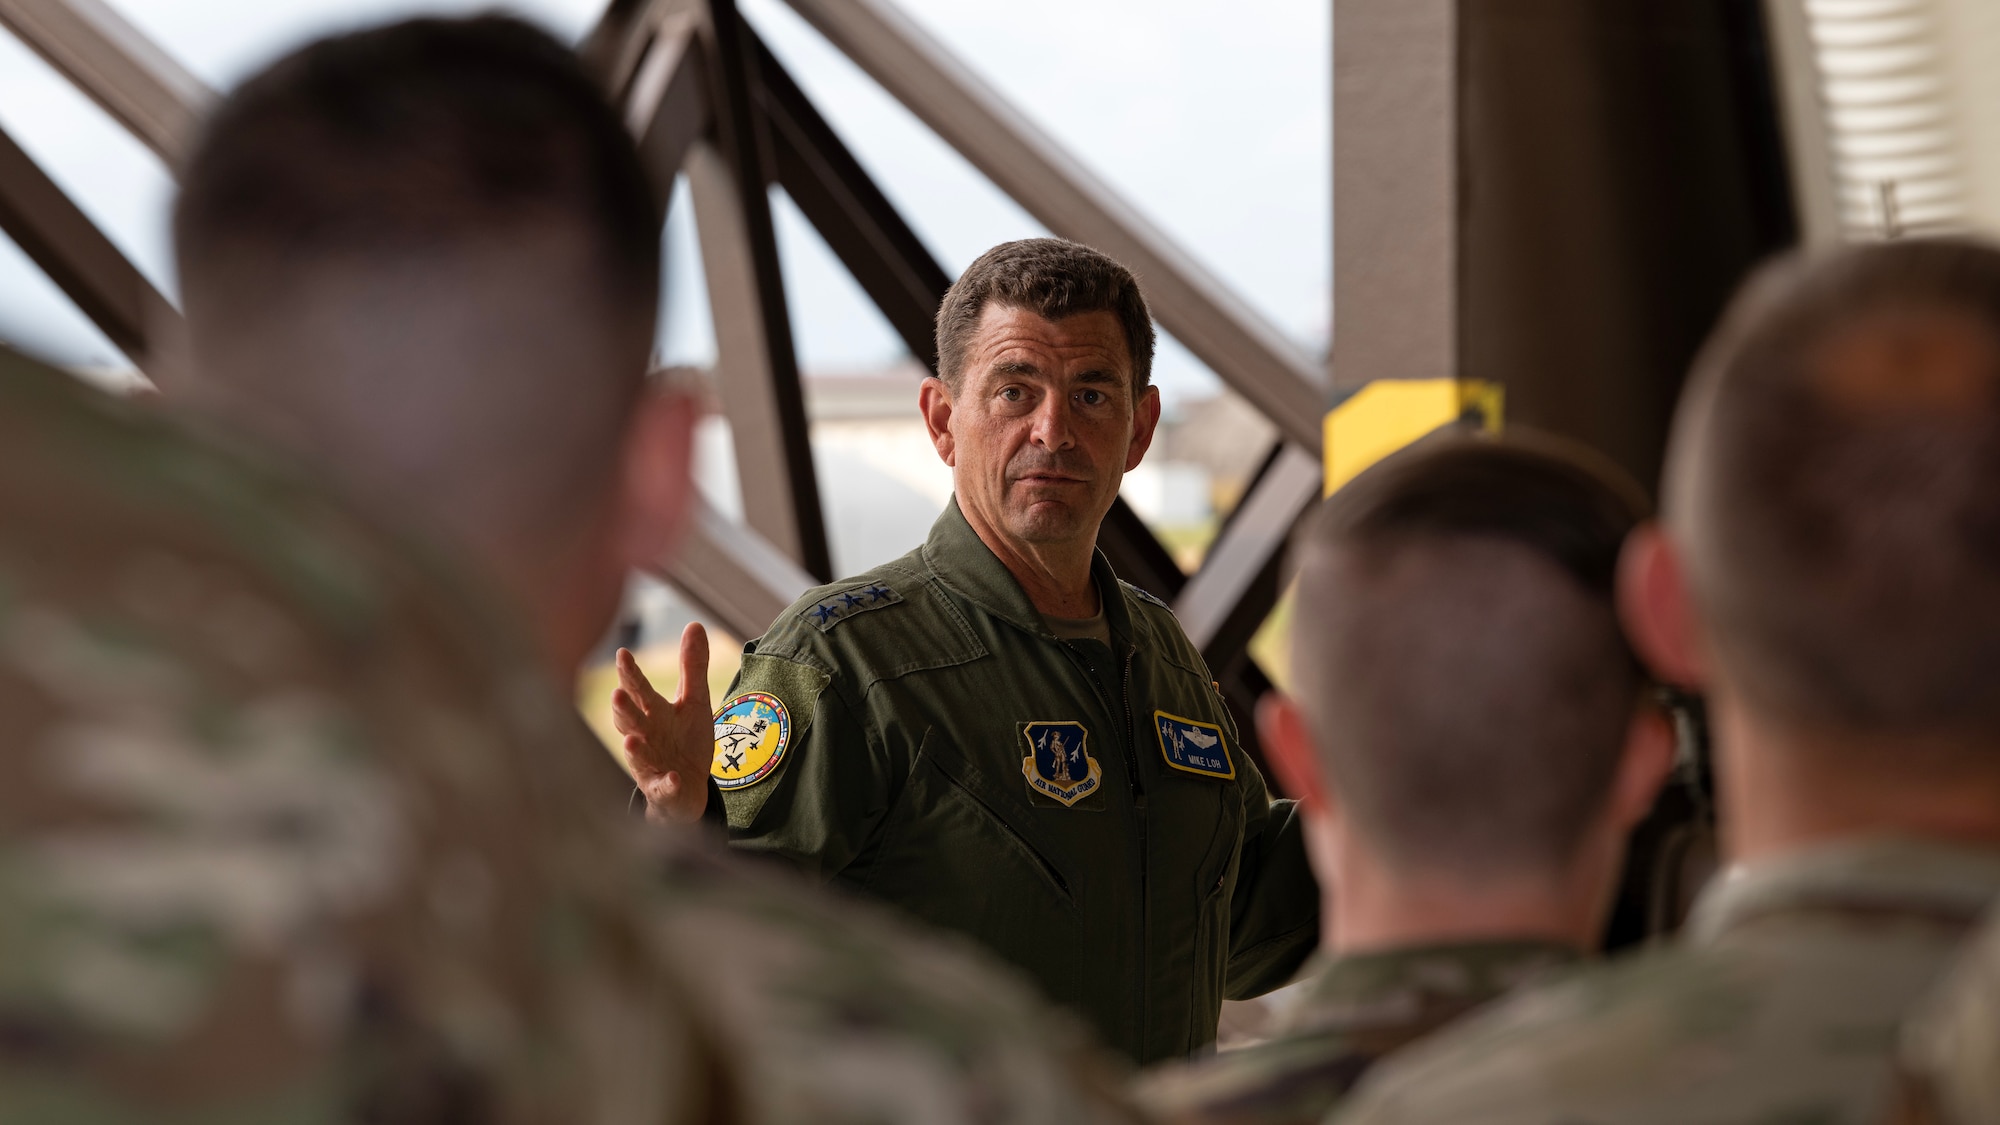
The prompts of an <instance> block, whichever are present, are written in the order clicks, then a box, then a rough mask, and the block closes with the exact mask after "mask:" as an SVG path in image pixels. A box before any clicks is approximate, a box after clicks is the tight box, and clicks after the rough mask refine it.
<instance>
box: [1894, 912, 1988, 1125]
mask: <svg viewBox="0 0 2000 1125" xmlns="http://www.w3.org/2000/svg"><path fill="white" fill-rule="evenodd" d="M1902 1056H1903V1078H1904V1082H1903V1087H1902V1093H1903V1098H1902V1104H1901V1105H1900V1106H1899V1107H1898V1109H1899V1111H1898V1114H1897V1115H1896V1117H1895V1120H1897V1121H1899V1122H1902V1123H1904V1125H1914V1123H1917V1122H1941V1123H1943V1125H2000V911H1996V912H1995V913H1993V914H1992V915H1990V918H1989V921H1988V922H1987V924H1986V926H1985V928H1984V929H1982V930H1981V931H1980V933H1979V936H1978V937H1976V938H1974V939H1973V942H1972V944H1971V946H1970V947H1969V948H1967V950H1966V951H1965V953H1964V954H1962V955H1961V956H1960V957H1959V960H1958V964H1957V965H1956V966H1955V967H1954V968H1953V969H1952V971H1951V973H1950V974H1948V975H1947V976H1946V977H1945V978H1944V981H1943V983H1942V984H1941V985H1940V986H1939V987H1938V988H1937V989H1936V990H1934V991H1933V992H1932V994H1931V998H1930V1000H1929V1001H1927V1002H1926V1003H1925V1005H1924V1007H1923V1008H1922V1009H1921V1010H1920V1011H1919V1013H1918V1016H1917V1018H1916V1019H1915V1020H1914V1021H1912V1023H1911V1026H1910V1028H1909V1029H1908V1030H1907V1031H1906V1032H1905V1033H1904V1035H1903V1046H1902Z"/></svg>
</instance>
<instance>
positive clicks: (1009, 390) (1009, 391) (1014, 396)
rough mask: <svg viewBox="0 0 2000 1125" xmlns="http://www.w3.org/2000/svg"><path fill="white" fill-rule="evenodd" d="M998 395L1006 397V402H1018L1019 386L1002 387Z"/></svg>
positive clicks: (1019, 398) (1019, 399) (1019, 397)
mask: <svg viewBox="0 0 2000 1125" xmlns="http://www.w3.org/2000/svg"><path fill="white" fill-rule="evenodd" d="M1000 397H1001V398H1004V399H1006V400H1007V401H1008V402H1019V401H1021V388H1019V387H1002V388H1001V389H1000Z"/></svg>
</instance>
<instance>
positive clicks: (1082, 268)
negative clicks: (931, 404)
mask: <svg viewBox="0 0 2000 1125" xmlns="http://www.w3.org/2000/svg"><path fill="white" fill-rule="evenodd" d="M988 305H1003V306H1008V307H1012V308H1019V309H1026V310H1027V311H1029V312H1032V313H1034V314H1036V315H1038V316H1040V317H1041V318H1042V319H1044V320H1062V319H1064V318H1065V317H1071V316H1076V315H1078V314H1081V313H1091V312H1108V313H1110V314H1111V315H1112V316H1114V317H1116V318H1118V325H1119V327H1120V328H1122V329H1123V330H1124V333H1125V347H1126V350H1127V352H1128V353H1129V358H1130V359H1131V361H1132V383H1133V390H1134V391H1138V390H1143V389H1144V388H1145V387H1146V386H1147V384H1148V383H1150V382H1151V381H1152V378H1153V344H1154V332H1153V319H1152V314H1151V313H1150V312H1148V311H1147V309H1146V297H1145V294H1143V293H1141V292H1140V291H1139V280H1138V279H1137V278H1135V277H1133V276H1132V271H1131V270H1128V269H1126V268H1125V267H1124V266H1122V265H1119V264H1118V262H1117V261H1115V260H1113V259H1112V258H1110V257H1109V256H1107V255H1105V254H1102V253H1099V252H1098V251H1096V250H1093V249H1091V248H1090V247H1088V246H1084V245H1082V244H1080V243H1075V242H1071V241H1069V240H1068V239H1064V238H1023V239H1021V240H1019V241H1016V242H1003V243H1001V244H1000V245H998V246H995V247H994V248H993V249H991V250H988V251H987V252H986V253H984V254H981V255H980V256H979V257H978V258H977V259H975V260H974V261H973V263H972V264H971V265H969V266H967V267H965V272H964V273H962V274H960V275H959V278H958V280H957V281H955V282H953V283H952V285H951V288H950V289H949V290H947V291H946V292H945V295H944V301H943V303H942V304H940V305H939V307H938V315H937V350H938V374H939V375H940V376H942V377H943V378H944V381H945V382H946V383H947V384H950V385H951V386H953V387H956V386H957V385H958V381H959V376H960V375H961V374H962V373H963V367H964V364H965V349H966V345H967V344H968V343H969V342H970V341H971V339H972V337H973V334H974V333H975V332H976V331H977V330H978V328H979V318H980V317H981V316H983V315H985V312H986V306H988Z"/></svg>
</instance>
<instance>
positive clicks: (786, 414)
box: [684, 0, 833, 581]
mask: <svg viewBox="0 0 2000 1125" xmlns="http://www.w3.org/2000/svg"><path fill="white" fill-rule="evenodd" d="M709 11H710V19H709V20H708V21H707V22H706V23H705V24H704V26H703V28H702V40H703V43H704V46H705V48H706V54H707V57H708V62H709V64H710V65H709V68H708V70H709V77H710V83H709V105H710V107H711V110H712V112H713V114H714V119H715V120H714V128H713V130H712V136H713V143H698V144H696V145H695V146H693V148H691V149H690V150H689V152H688V155H687V160H686V162H685V165H684V168H685V171H686V172H687V177H688V186H689V188H690V189H691V194H692V195H693V198H694V210H695V220H696V223H697V227H698V230H699V231H700V236H701V250H702V262H703V266H704V270H705V272H706V274H707V277H708V294H709V308H710V310H711V312H712V314H713V316H714V318H715V339H716V352H717V357H716V366H717V376H718V378H717V380H716V384H717V390H718V391H719V392H720V395H721V398H722V404H723V410H724V412H725V413H726V414H727V415H728V416H729V423H730V428H731V430H732V432H733V433H734V435H735V447H736V468H737V477H738V480H739V481H740V482H741V485H742V489H743V510H744V514H745V518H746V520H747V522H748V523H749V524H750V526H751V527H753V528H755V529H756V530H757V531H758V532H759V533H761V534H762V535H763V536H764V537H765V538H767V539H769V540H770V541H771V542H773V543H775V544H777V545H778V547H779V548H781V549H782V550H784V551H785V552H786V553H787V554H789V555H790V556H791V557H792V558H793V559H795V560H797V562H798V563H799V565H801V566H802V567H804V568H805V569H806V571H807V572H808V573H810V574H813V575H815V576H816V577H818V578H819V579H820V580H821V581H827V580H830V579H831V578H832V577H833V560H832V556H831V553H830V552H829V550H828V547H827V539H826V517H825V514H824V511H823V509H822V508H821V506H820V500H819V482H818V479H817V476H816V474H815V472H814V469H813V459H812V441H811V434H810V431H809V428H808V425H807V421H806V408H805V393H804V388H803V385H802V384H801V382H800V380H799V367H798V355H797V352H796V351H795V350H794V347H793V342H792V325H791V313H790V310H789V309H788V307H787V305H786V301H785V286H784V277H783V274H782V273H781V271H780V267H779V262H778V238H777V232H776V230H775V229H774V227H773V225H772V221H771V200H770V195H769V189H768V187H767V185H768V184H769V183H770V182H771V181H772V179H773V178H774V175H773V172H772V164H773V161H772V158H771V154H770V145H769V143H768V140H767V139H766V137H765V135H764V129H763V122H762V120H761V119H760V117H759V116H758V115H757V113H756V111H755V108H754V103H753V102H752V100H751V90H752V89H754V88H755V86H756V85H757V83H758V77H757V69H756V55H755V52H754V51H753V49H752V46H751V44H750V43H748V42H747V41H746V40H745V39H744V38H743V35H742V30H743V24H742V22H741V20H740V19H739V18H738V16H737V14H736V9H735V5H734V4H733V3H731V0H709Z"/></svg>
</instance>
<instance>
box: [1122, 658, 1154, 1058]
mask: <svg viewBox="0 0 2000 1125" xmlns="http://www.w3.org/2000/svg"><path fill="white" fill-rule="evenodd" d="M1138 651H1139V650H1138V649H1136V648H1133V647H1131V646H1127V647H1126V649H1125V675H1124V683H1123V687H1124V690H1123V691H1121V692H1119V693H1118V698H1119V700H1120V702H1122V703H1124V704H1125V768H1126V770H1127V771H1129V776H1130V777H1131V778H1132V808H1133V810H1134V811H1135V812H1137V813H1138V814H1139V1019H1140V1024H1139V1026H1140V1027H1144V1028H1150V1027H1152V1026H1153V1004H1152V997H1153V989H1152V981H1151V979H1150V978H1149V977H1148V976H1147V964H1148V961H1149V958H1148V957H1147V956H1146V951H1147V949H1148V948H1150V947H1151V946H1152V944H1153V896H1152V895H1151V894H1150V893H1148V878H1147V876H1148V873H1149V872H1150V871H1151V870H1152V866H1153V857H1152V855H1151V853H1150V852H1149V851H1148V850H1147V846H1146V787H1145V785H1144V784H1142V783H1141V782H1140V781H1139V728H1138V727H1137V726H1135V725H1133V723H1132V658H1133V657H1134V656H1136V655H1138Z"/></svg>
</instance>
